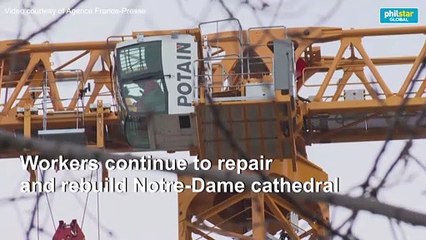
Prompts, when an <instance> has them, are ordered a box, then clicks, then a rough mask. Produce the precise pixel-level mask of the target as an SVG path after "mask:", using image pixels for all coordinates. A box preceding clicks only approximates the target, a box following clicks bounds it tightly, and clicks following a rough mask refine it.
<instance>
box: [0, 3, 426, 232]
mask: <svg viewBox="0 0 426 240" xmlns="http://www.w3.org/2000/svg"><path fill="white" fill-rule="evenodd" d="M28 2H29V1H28ZM73 2H74V1H69V0H61V1H52V0H39V1H36V2H35V5H34V8H53V9H55V8H56V9H58V8H63V7H68V6H70V5H71V4H72V3H73ZM225 2H226V3H227V4H228V5H230V9H231V10H232V11H233V12H234V14H235V17H237V18H239V19H240V21H241V23H242V25H243V28H249V27H253V26H259V25H269V24H271V25H285V26H288V27H295V26H301V27H303V26H313V25H317V24H318V22H319V21H320V19H322V18H323V17H324V16H326V15H327V13H328V12H329V11H330V10H331V9H332V8H333V7H334V6H335V1H326V0H317V1H309V0H302V1H283V5H282V7H281V8H280V9H278V11H279V14H278V17H277V18H276V19H275V20H274V21H272V19H271V16H272V15H274V12H275V10H276V9H277V7H276V6H277V5H276V3H277V2H278V0H270V1H267V2H269V3H270V5H271V7H270V8H268V9H266V10H264V11H263V12H257V13H256V16H257V17H253V12H252V10H251V9H250V8H248V7H241V6H240V5H239V4H238V3H239V1H225ZM253 2H255V1H253ZM177 3H178V1H169V0H159V1H129V0H123V1H112V0H108V1H107V0H87V1H86V3H84V4H83V5H82V6H81V7H80V8H84V9H94V8H96V7H100V8H118V9H120V8H122V7H129V8H142V9H145V11H146V14H144V15H133V16H132V15H129V16H116V15H92V16H90V15H75V16H68V17H66V19H64V20H63V21H62V22H61V23H60V24H58V25H55V26H54V27H53V28H52V29H51V30H49V31H48V32H47V33H43V34H40V35H38V36H37V37H35V38H34V39H32V40H31V42H33V43H40V42H44V41H50V42H80V41H92V40H95V41H104V40H105V39H106V38H107V37H108V36H110V35H116V34H130V33H131V32H132V31H141V30H158V29H176V28H192V27H196V26H197V24H198V22H200V21H206V20H215V19H222V18H224V17H226V12H225V11H224V10H223V9H222V8H221V7H220V6H219V4H218V3H216V2H213V3H211V2H210V1H205V0H202V1H201V0H198V1H196V0H192V1H189V0H187V1H185V0H183V1H181V6H182V7H183V9H182V8H180V6H179V5H178V4H177ZM8 7H12V8H16V7H20V1H16V0H13V1H12V0H9V1H5V0H3V1H2V0H0V22H1V23H2V24H1V28H0V40H6V39H14V38H16V34H17V29H19V22H20V21H21V20H22V19H21V16H19V15H10V14H6V12H5V11H4V9H5V8H8ZM380 7H419V14H420V18H419V21H420V24H423V25H424V24H425V17H424V14H425V12H426V11H425V10H426V4H424V0H417V1H414V0H410V1H406V0H404V1H402V0H393V1H369V0H362V1H342V3H341V5H340V6H339V7H338V8H337V9H336V10H335V11H333V14H332V15H331V17H330V18H328V19H326V20H325V21H323V22H322V23H321V25H323V26H333V27H343V28H367V27H382V26H383V25H381V24H380V23H379V8H380ZM183 12H186V14H188V15H191V16H192V18H193V19H190V18H189V17H188V16H185V15H184V14H183ZM53 18H54V16H51V15H36V16H35V17H34V18H33V17H28V16H27V17H25V18H24V22H23V33H22V36H27V35H28V34H30V33H31V32H33V31H34V30H35V29H38V28H39V27H40V26H41V25H44V24H46V23H47V22H49V21H50V20H51V19H53ZM423 40H424V38H423ZM367 43H368V44H367V45H366V48H367V51H368V52H369V53H371V52H373V51H374V53H375V54H377V55H381V56H388V55H390V53H392V54H395V55H403V54H405V55H413V54H415V53H418V52H419V49H420V44H422V41H421V39H420V41H419V39H411V38H410V39H401V38H398V39H394V40H393V42H391V43H390V44H388V45H383V43H382V42H381V41H378V40H373V41H370V40H368V42H367ZM336 46H337V45H335V46H330V50H331V49H336ZM324 51H326V49H323V52H324ZM377 55H376V56H377ZM53 60H54V61H57V60H59V61H62V62H55V65H56V66H59V65H60V64H61V63H63V62H64V59H61V58H59V59H57V58H54V59H53ZM404 71H405V72H406V71H407V69H401V70H389V71H385V72H384V71H382V72H381V73H382V74H383V76H384V78H385V80H392V81H395V82H396V83H395V85H393V84H391V83H389V84H390V85H391V88H392V86H393V88H392V89H395V88H396V87H398V86H400V84H399V82H400V81H401V80H402V78H403V77H404V76H405V74H406V73H405V72H404ZM397 76H400V77H398V78H396V77H397ZM401 143H402V141H395V142H393V143H392V144H391V145H390V147H389V148H388V152H387V154H386V155H385V156H384V164H383V165H381V167H382V168H381V169H384V167H386V165H387V164H389V163H390V162H391V161H393V159H394V158H395V157H396V155H397V153H399V151H400V149H401ZM381 146H382V143H380V142H374V143H347V144H322V145H315V146H311V147H308V154H309V158H310V160H312V161H313V162H315V163H316V164H318V165H319V166H321V167H322V168H323V169H324V170H325V171H326V172H327V173H328V174H329V177H330V178H335V177H340V178H341V184H342V189H341V190H342V193H345V192H347V191H349V190H350V189H351V188H352V187H354V186H356V185H357V184H360V183H361V182H362V180H363V179H364V178H365V177H366V175H367V173H368V171H369V170H370V168H371V167H372V163H373V160H374V158H375V157H376V155H377V153H378V151H379V149H380V147H381ZM425 146H426V141H425V140H422V141H415V146H414V147H413V150H412V153H413V155H415V156H417V157H419V158H420V159H421V160H422V161H423V162H424V155H425V153H426V150H425ZM0 151H1V150H0ZM167 156H168V157H169V158H174V156H172V155H167ZM179 156H186V155H182V154H180V155H179ZM398 173H399V174H394V175H393V177H392V178H391V179H392V180H393V181H395V182H399V181H403V183H401V184H398V185H396V186H393V187H392V188H391V189H389V190H386V191H385V192H383V194H381V195H380V199H381V200H383V201H385V202H388V203H392V204H395V205H399V206H404V207H406V208H409V209H413V210H419V211H421V212H426V205H425V202H426V195H425V194H426V184H425V183H426V177H425V173H424V172H422V171H421V170H419V169H418V168H416V167H414V166H413V165H409V166H408V168H407V170H406V172H403V171H402V170H400V171H399V172H398ZM51 174H52V175H53V174H55V173H51ZM71 174H72V175H74V176H80V175H85V174H87V173H71ZM112 175H114V176H116V177H118V178H121V177H124V176H125V177H128V178H129V179H131V178H132V177H136V176H141V174H140V173H135V172H113V173H112ZM55 176H56V177H58V179H62V178H70V177H71V176H70V173H61V172H60V173H57V174H55ZM143 176H149V177H150V178H152V179H158V178H160V177H161V175H159V174H157V173H144V174H143ZM167 177H168V178H174V177H173V176H167ZM26 179H28V174H27V173H26V172H25V171H23V170H22V168H21V166H20V163H19V162H18V161H16V160H2V161H1V162H0V182H1V184H0V199H1V198H3V197H11V196H17V195H19V190H18V187H19V183H20V181H22V180H26ZM354 193H356V191H354ZM75 196H77V198H78V199H80V201H84V198H85V194H79V195H75V194H68V193H56V194H54V195H51V202H52V208H53V211H54V216H55V221H56V222H57V221H58V220H60V219H64V220H65V221H66V222H69V221H70V220H71V219H73V218H76V219H78V221H79V222H81V216H82V213H83V206H82V205H81V204H80V203H79V201H78V200H77V199H76V197H75ZM95 196H96V195H95V194H91V195H90V199H89V206H88V213H90V214H93V215H96V198H95ZM100 201H101V206H100V208H101V212H100V214H101V224H102V225H103V226H105V227H106V228H107V229H109V230H111V231H112V232H114V234H115V236H116V238H111V237H108V236H107V234H106V232H105V231H103V230H102V231H101V234H102V238H101V239H129V240H130V239H177V231H178V230H177V211H178V210H177V196H176V195H175V194H141V193H139V194H134V193H126V194H111V193H109V194H101V196H100ZM33 202H34V201H33V200H32V199H31V200H25V201H20V202H18V203H15V204H11V203H4V202H2V201H0V233H1V236H2V238H5V239H24V236H25V231H26V229H27V228H28V225H29V216H30V212H29V211H30V210H31V209H32V206H33ZM40 211H41V214H40V217H41V222H42V223H43V224H42V226H44V227H45V229H46V231H47V232H49V233H53V232H54V229H53V226H52V223H51V222H50V215H49V214H48V209H47V207H46V202H45V199H42V201H41V209H40ZM346 213H347V212H346V211H345V210H341V209H340V208H338V209H333V213H332V216H333V217H334V218H335V219H337V220H339V219H342V217H344V216H346V215H345V214H346ZM84 225H85V227H84V231H85V234H86V239H97V230H96V228H97V224H96V218H91V217H89V216H88V215H86V220H85V224H84ZM402 225H403V229H404V232H405V235H406V239H409V240H416V239H418V240H420V239H424V238H425V237H424V236H426V229H425V228H413V227H411V226H407V225H405V224H402ZM354 232H355V233H356V234H357V236H359V237H360V238H361V239H392V233H391V229H390V227H389V224H388V220H386V219H384V218H382V217H377V216H375V215H371V214H368V213H366V214H363V215H362V217H361V218H359V220H358V222H357V224H356V227H355V231H354ZM397 234H398V239H403V238H402V236H401V234H400V233H399V232H398V233H397ZM32 236H33V237H32V239H36V237H35V235H32ZM40 239H50V237H49V236H46V235H43V234H42V235H41V236H40Z"/></svg>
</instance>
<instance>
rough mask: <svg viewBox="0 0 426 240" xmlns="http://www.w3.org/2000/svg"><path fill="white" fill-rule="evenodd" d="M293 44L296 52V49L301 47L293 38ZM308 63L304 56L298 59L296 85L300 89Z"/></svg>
mask: <svg viewBox="0 0 426 240" xmlns="http://www.w3.org/2000/svg"><path fill="white" fill-rule="evenodd" d="M293 46H294V52H296V49H297V48H298V47H299V44H298V43H297V42H296V41H294V40H293ZM307 66H308V65H307V64H306V62H305V60H303V58H302V57H299V58H298V59H297V60H296V76H295V77H296V87H297V90H299V89H300V88H301V87H302V85H303V71H304V70H305V68H306V67H307Z"/></svg>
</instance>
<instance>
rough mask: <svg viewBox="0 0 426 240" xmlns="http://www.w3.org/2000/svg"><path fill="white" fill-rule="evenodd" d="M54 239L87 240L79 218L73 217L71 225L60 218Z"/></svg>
mask: <svg viewBox="0 0 426 240" xmlns="http://www.w3.org/2000/svg"><path fill="white" fill-rule="evenodd" d="M52 240H85V237H84V234H83V231H82V230H81V228H80V226H79V225H78V223H77V220H75V219H73V220H72V221H71V223H70V224H69V225H68V224H66V223H65V222H64V221H62V220H60V221H59V226H58V228H57V229H56V232H55V235H53V239H52Z"/></svg>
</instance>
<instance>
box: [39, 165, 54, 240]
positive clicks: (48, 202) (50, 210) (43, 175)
mask: <svg viewBox="0 0 426 240" xmlns="http://www.w3.org/2000/svg"><path fill="white" fill-rule="evenodd" d="M38 173H39V175H40V179H41V182H42V184H44V180H45V175H46V172H45V171H41V170H40V169H39V170H38ZM37 194H40V195H41V193H37ZM44 195H45V197H46V203H47V206H48V208H49V213H50V219H51V220H52V225H53V230H54V231H55V230H56V225H55V217H54V215H53V210H52V205H51V204H50V199H49V195H48V194H47V192H44ZM39 199H40V196H39V195H37V237H39V231H40V226H39V224H40V222H39V221H40V216H39V215H40V213H39Z"/></svg>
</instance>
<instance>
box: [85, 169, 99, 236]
mask: <svg viewBox="0 0 426 240" xmlns="http://www.w3.org/2000/svg"><path fill="white" fill-rule="evenodd" d="M94 171H95V170H93V171H92V172H91V173H90V182H92V180H93V173H94ZM96 181H99V169H98V170H96ZM89 195H90V191H88V192H87V195H86V200H85V203H84V210H83V216H82V219H81V230H83V227H84V226H83V225H84V218H85V216H86V211H87V206H88V203H89ZM99 205H100V199H99V191H98V192H97V193H96V215H97V237H98V240H100V239H101V233H100V217H99V216H100V214H99V210H100V207H99Z"/></svg>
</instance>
